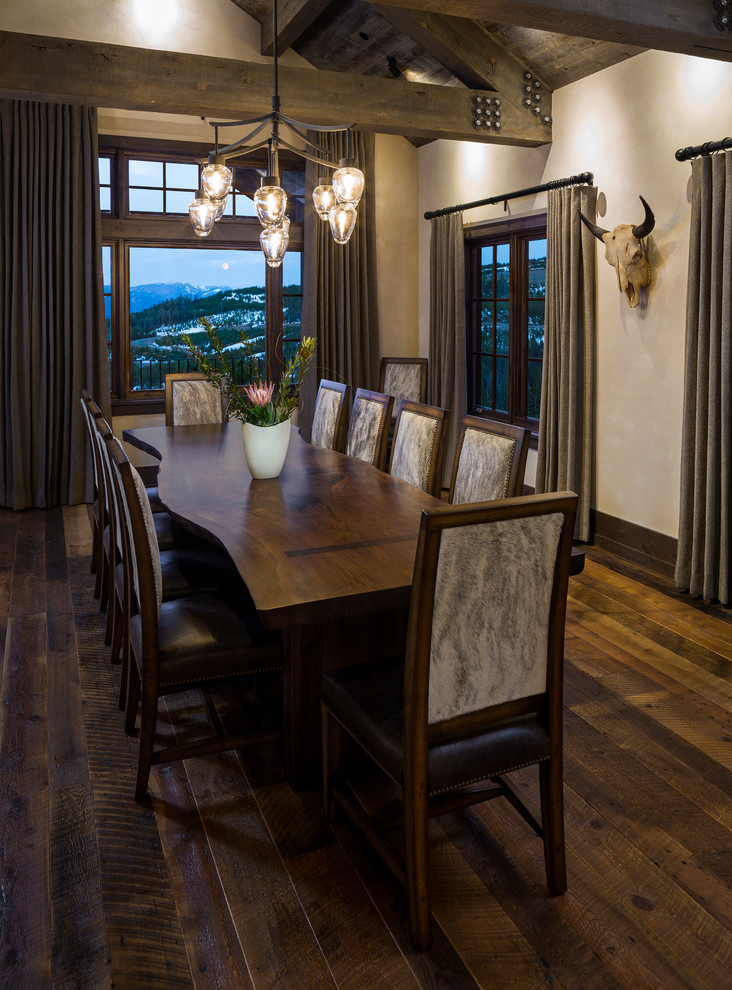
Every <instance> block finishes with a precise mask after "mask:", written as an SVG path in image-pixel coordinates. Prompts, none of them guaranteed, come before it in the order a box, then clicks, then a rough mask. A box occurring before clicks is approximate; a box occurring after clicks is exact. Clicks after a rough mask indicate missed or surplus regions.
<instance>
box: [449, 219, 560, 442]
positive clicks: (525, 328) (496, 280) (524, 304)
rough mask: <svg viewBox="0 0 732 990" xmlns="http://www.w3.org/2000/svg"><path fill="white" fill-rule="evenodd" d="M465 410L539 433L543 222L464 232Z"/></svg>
mask: <svg viewBox="0 0 732 990" xmlns="http://www.w3.org/2000/svg"><path fill="white" fill-rule="evenodd" d="M466 252H467V293H468V300H467V302H468V306H467V368H468V405H469V408H470V411H471V412H473V413H475V414H478V415H485V416H489V417H491V418H494V419H503V420H506V421H508V422H511V423H517V424H518V425H521V426H528V427H529V428H531V429H532V430H533V431H534V432H536V431H537V430H538V423H539V407H540V402H541V376H542V363H543V355H544V307H545V299H546V218H545V217H544V216H542V217H532V218H523V219H521V218H517V219H516V220H512V221H509V222H507V223H505V224H491V225H484V226H482V227H476V228H472V229H471V230H469V231H468V232H467V234H466Z"/></svg>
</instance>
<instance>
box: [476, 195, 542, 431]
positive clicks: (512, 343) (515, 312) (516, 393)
mask: <svg viewBox="0 0 732 990" xmlns="http://www.w3.org/2000/svg"><path fill="white" fill-rule="evenodd" d="M538 238H546V214H545V213H542V214H532V215H530V216H526V217H514V218H512V219H510V220H505V221H497V222H492V223H486V224H479V225H476V226H474V227H471V228H470V229H469V230H466V232H465V271H466V275H467V278H466V298H465V304H466V305H465V309H466V312H465V318H466V330H467V332H466V335H465V344H466V363H467V379H468V380H467V395H468V411H469V412H470V413H471V414H472V415H475V416H483V417H485V418H487V419H497V420H501V421H503V422H507V423H514V424H516V425H517V426H523V427H526V428H528V429H530V430H531V434H532V446H536V442H537V440H538V431H539V420H538V419H534V418H533V417H529V416H528V415H527V414H526V407H525V397H526V394H527V379H528V360H529V358H528V312H529V309H528V303H529V296H528V289H529V282H528V242H529V241H530V240H536V239H538ZM504 243H508V244H509V247H510V257H511V265H510V269H509V299H508V312H509V345H508V350H509V353H508V369H509V370H508V411H507V412H503V411H501V410H496V409H492V408H487V407H485V406H482V405H480V404H478V402H477V384H476V383H477V378H476V375H477V370H476V367H475V355H476V353H477V350H478V348H477V343H476V342H477V337H478V336H479V334H480V302H481V300H482V298H483V297H482V296H481V295H480V292H479V287H480V251H481V248H482V247H486V246H489V245H497V244H504Z"/></svg>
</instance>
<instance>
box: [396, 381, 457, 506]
mask: <svg viewBox="0 0 732 990" xmlns="http://www.w3.org/2000/svg"><path fill="white" fill-rule="evenodd" d="M404 413H415V414H416V415H418V416H425V417H426V418H428V419H433V420H435V421H436V422H437V429H436V431H435V441H434V444H433V447H432V455H431V457H430V467H429V474H428V478H427V486H426V487H425V488H424V490H425V491H426V492H428V493H429V494H430V495H434V496H435V497H436V498H439V497H440V491H441V490H442V467H443V463H444V460H445V446H446V442H447V429H448V426H449V423H450V412H449V410H447V409H441V408H440V407H439V406H428V405H425V404H424V403H422V402H413V401H412V400H411V399H401V400H400V402H399V406H398V409H397V416H396V424H395V426H394V436H393V439H392V442H391V453H390V457H389V473H390V474H391V473H392V466H393V464H394V453H395V451H396V450H398V446H399V427H400V424H401V420H402V415H403V414H404Z"/></svg>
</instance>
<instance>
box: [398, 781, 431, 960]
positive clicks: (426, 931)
mask: <svg viewBox="0 0 732 990" xmlns="http://www.w3.org/2000/svg"><path fill="white" fill-rule="evenodd" d="M420 791H421V793H419V792H420ZM427 836H428V818H427V797H426V787H423V788H415V787H408V786H405V788H404V838H405V859H406V867H407V890H408V893H409V927H410V934H411V936H412V944H413V945H414V948H415V949H417V951H418V952H421V951H422V950H423V949H428V948H429V946H430V944H431V942H432V930H431V920H430V913H431V912H430V891H429V876H428V869H429V864H428V855H427V845H428V842H427Z"/></svg>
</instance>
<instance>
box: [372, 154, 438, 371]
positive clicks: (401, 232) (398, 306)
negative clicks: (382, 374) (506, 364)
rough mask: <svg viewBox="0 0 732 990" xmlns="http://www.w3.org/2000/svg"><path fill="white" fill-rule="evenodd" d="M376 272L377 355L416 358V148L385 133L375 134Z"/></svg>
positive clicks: (417, 349)
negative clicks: (377, 292) (378, 342)
mask: <svg viewBox="0 0 732 990" xmlns="http://www.w3.org/2000/svg"><path fill="white" fill-rule="evenodd" d="M374 164H375V171H376V190H375V194H376V229H377V239H376V270H377V279H378V288H379V339H380V341H381V346H380V354H381V355H382V356H387V357H419V356H420V355H422V354H424V355H426V354H427V351H424V352H422V351H420V348H419V333H418V296H417V268H418V257H417V251H416V249H415V248H416V244H417V234H418V221H417V196H418V191H417V149H416V148H415V147H414V145H413V144H410V142H409V141H406V140H405V139H404V138H402V137H396V136H394V135H391V134H377V135H376V158H375V163H374Z"/></svg>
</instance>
